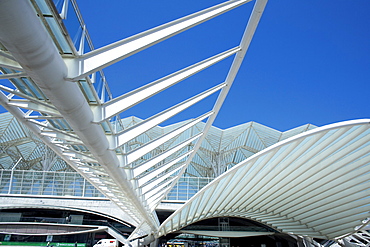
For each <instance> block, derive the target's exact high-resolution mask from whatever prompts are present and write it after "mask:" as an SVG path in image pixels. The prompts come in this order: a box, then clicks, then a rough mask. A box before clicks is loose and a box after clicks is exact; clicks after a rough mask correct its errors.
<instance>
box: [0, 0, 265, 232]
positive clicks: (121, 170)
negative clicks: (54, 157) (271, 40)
mask: <svg viewBox="0 0 370 247" xmlns="http://www.w3.org/2000/svg"><path fill="white" fill-rule="evenodd" d="M250 1H251V0H230V1H226V2H224V3H221V4H218V5H216V6H213V7H210V8H208V9H205V10H202V11H199V12H197V13H194V14H191V15H188V16H186V17H183V18H180V19H178V20H175V21H172V22H169V23H167V24H164V25H161V26H159V27H156V28H153V29H150V30H148V31H145V32H142V33H140V34H137V35H134V36H132V37H129V38H125V39H123V40H121V41H118V42H116V43H113V44H110V45H108V46H105V47H102V48H99V49H97V50H94V49H93V47H92V46H91V45H90V48H91V51H89V52H87V53H84V50H85V49H84V39H85V37H87V30H86V28H85V26H84V25H82V26H83V29H84V30H83V31H84V32H83V35H82V38H81V43H80V47H79V49H78V50H77V49H76V48H75V47H74V45H73V44H72V42H71V40H70V38H69V37H68V35H66V30H65V28H64V26H63V25H62V24H61V23H62V18H65V16H66V13H65V11H66V8H63V10H62V12H61V13H58V12H56V9H55V7H54V6H53V3H52V2H51V1H48V0H42V1H25V0H5V1H1V2H0V23H1V24H0V44H1V46H0V48H1V49H0V67H1V72H2V74H3V75H1V77H0V79H9V80H10V82H11V84H12V87H7V86H4V85H2V86H1V90H2V92H1V94H0V102H1V104H2V105H3V106H4V107H5V108H6V109H7V110H8V111H9V112H10V113H11V114H13V115H14V116H15V117H17V119H18V120H19V121H21V122H22V123H23V124H25V125H26V126H27V127H28V128H29V129H30V130H31V131H33V132H34V133H35V135H36V136H38V138H40V139H41V140H43V142H45V143H46V144H47V145H48V146H49V147H50V148H51V149H52V150H53V151H54V152H55V153H57V154H58V155H59V156H60V157H62V158H63V159H64V160H65V161H66V162H67V163H68V164H69V165H70V166H71V167H74V168H75V169H76V170H77V171H80V173H81V174H82V175H83V176H84V177H85V178H86V179H88V180H89V181H90V182H91V183H92V184H94V185H95V186H96V187H98V188H99V189H100V190H101V192H102V193H103V194H104V195H105V196H107V197H108V198H110V199H111V200H112V201H114V202H116V203H117V205H118V206H119V207H121V208H122V209H123V210H124V211H126V212H127V214H129V215H130V216H131V218H132V221H133V222H136V225H137V230H136V231H135V232H134V233H133V234H132V235H131V236H130V238H129V239H134V238H137V237H141V236H145V235H153V234H154V233H156V232H157V230H158V227H159V222H158V219H157V216H156V214H155V212H154V209H155V207H156V206H157V205H158V203H159V202H160V201H161V199H162V198H163V197H164V196H165V195H166V193H167V192H168V191H169V190H170V189H171V187H172V186H173V185H174V184H175V182H176V181H177V179H178V178H179V177H180V176H181V175H182V174H183V173H184V171H185V169H186V167H187V166H188V164H189V163H190V161H191V160H192V158H193V157H194V155H195V153H196V151H197V150H198V149H199V147H200V145H201V143H202V141H203V140H204V138H205V134H206V133H207V131H208V130H209V129H210V127H211V125H212V123H213V121H214V119H215V117H216V115H217V113H218V111H219V110H220V108H221V105H222V103H223V101H224V100H225V97H226V95H227V93H228V91H229V89H230V87H231V85H232V83H233V81H234V79H235V76H236V74H237V72H238V69H239V67H240V65H241V63H242V61H243V58H244V56H245V54H246V51H247V49H248V47H249V44H250V41H251V39H252V36H253V34H254V32H255V29H256V27H257V24H258V22H259V20H260V17H261V15H262V12H263V10H264V7H265V5H266V2H267V0H257V1H255V6H254V9H253V11H252V13H251V16H250V19H249V22H248V24H247V27H246V29H245V33H244V36H243V38H242V40H241V42H240V44H239V45H237V46H236V47H235V48H232V49H229V50H227V51H224V52H221V53H220V54H218V55H215V56H213V57H211V58H207V59H205V60H203V61H201V62H198V63H195V64H194V65H191V66H189V67H186V68H184V69H181V70H179V71H178V72H175V73H173V74H170V75H168V76H165V77H163V78H162V79H159V80H156V81H154V82H152V83H149V84H147V85H145V86H143V87H140V88H138V89H135V90H133V91H131V92H129V93H127V94H124V95H122V96H119V97H117V98H112V97H110V98H109V100H106V98H105V97H100V98H99V97H98V94H97V92H96V91H95V89H94V86H93V83H94V82H95V79H96V77H98V76H100V77H101V78H103V80H104V75H103V74H102V72H101V69H103V68H105V67H107V66H109V65H111V64H113V63H116V62H118V61H120V60H122V59H125V58H127V57H129V56H131V55H133V54H135V53H137V52H139V51H141V50H143V49H146V48H148V47H150V46H152V45H154V44H156V43H158V42H160V41H162V40H165V39H167V38H169V37H171V36H173V35H176V34H178V33H180V32H182V31H185V30H187V29H189V28H191V27H193V26H196V25H198V24H201V23H203V22H205V21H207V20H209V19H211V18H213V17H216V16H218V15H220V14H223V13H225V12H227V11H229V10H232V9H234V8H236V7H239V6H241V5H243V4H245V3H248V2H250ZM65 3H67V4H66V5H65V6H68V1H65ZM72 3H74V4H75V1H72ZM19 13H22V14H19ZM78 18H79V19H80V22H81V24H82V23H83V21H82V20H81V18H80V16H78ZM86 39H87V41H88V43H89V42H90V40H89V39H88V38H86ZM229 56H234V60H233V63H232V65H231V67H230V70H229V73H228V75H227V76H226V79H225V81H224V82H223V83H220V84H218V85H214V86H213V87H211V88H209V89H207V90H205V91H203V92H200V93H199V94H197V95H195V96H193V97H191V98H188V99H186V100H184V101H183V102H181V103H179V104H177V105H174V106H172V107H170V108H168V109H166V110H164V111H161V112H159V113H157V114H155V115H153V116H152V117H149V118H147V119H145V120H144V121H142V122H140V123H137V124H136V125H133V126H130V127H129V128H122V125H120V121H117V119H118V120H119V114H120V113H121V112H123V111H125V110H127V109H129V108H131V107H132V106H134V105H136V104H139V103H140V102H142V101H144V100H146V99H148V98H150V97H152V96H153V95H155V94H157V93H159V92H161V91H163V90H165V89H167V88H169V87H171V86H173V85H175V84H176V83H178V82H180V81H182V80H184V79H186V78H187V77H189V76H191V75H193V74H195V73H197V72H199V71H201V70H203V69H205V68H207V67H209V66H211V65H213V64H215V63H217V62H219V61H221V60H222V59H225V58H227V57H229ZM107 89H108V88H107V87H104V90H107ZM4 92H5V93H4ZM216 92H219V95H218V98H217V100H216V102H215V104H214V106H213V108H212V109H210V110H209V111H208V112H206V113H204V114H203V115H201V116H198V117H197V116H195V118H194V120H192V121H190V122H187V123H185V124H184V125H183V126H179V127H178V128H176V129H174V130H173V131H171V132H169V133H166V134H164V135H161V136H158V137H157V138H156V139H155V140H152V141H150V142H148V143H146V144H145V145H142V146H140V147H137V148H136V149H133V150H130V151H127V150H126V144H127V143H128V142H129V141H131V140H133V139H135V138H137V137H139V136H141V135H144V134H146V133H147V131H149V130H150V129H152V128H153V127H155V126H157V125H158V124H160V123H162V122H164V121H165V120H167V119H169V118H171V117H173V116H174V115H176V114H178V113H180V112H182V111H184V110H185V109H187V108H189V107H191V106H193V105H194V104H196V103H197V102H199V101H201V100H203V99H205V98H207V97H208V96H210V95H212V94H214V93H216ZM6 93H7V94H6ZM112 120H116V121H112ZM200 121H206V124H205V125H204V128H203V129H202V130H201V131H200V132H199V133H197V134H195V135H193V136H191V137H190V138H189V139H187V140H185V141H182V142H181V143H178V144H177V145H175V146H174V147H171V148H170V149H167V150H163V152H161V153H159V154H158V155H156V156H154V157H153V158H151V159H149V160H146V161H145V162H142V163H138V162H137V161H138V160H139V159H140V158H141V157H143V156H144V155H146V154H148V153H150V152H152V151H153V150H154V149H155V148H157V147H158V146H160V145H163V144H164V143H166V142H168V141H170V140H171V139H172V138H174V137H176V136H177V135H180V134H181V133H183V132H185V131H186V130H188V129H189V128H191V127H192V126H194V125H195V124H197V123H199V122H200ZM194 141H196V142H195V145H189V144H190V143H192V142H194ZM185 147H188V150H187V151H186V152H185V151H184V148H185ZM168 157H172V158H171V161H170V162H166V163H165V164H163V162H162V161H163V160H165V159H166V158H168ZM179 161H183V162H182V163H180V165H179ZM154 170H157V171H160V172H158V174H156V175H155V176H153V173H152V172H153V171H154ZM173 175H176V176H175V177H174V178H172V177H173Z"/></svg>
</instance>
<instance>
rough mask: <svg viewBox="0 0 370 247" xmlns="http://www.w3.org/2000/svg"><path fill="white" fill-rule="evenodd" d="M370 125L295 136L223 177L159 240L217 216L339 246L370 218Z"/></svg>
mask: <svg viewBox="0 0 370 247" xmlns="http://www.w3.org/2000/svg"><path fill="white" fill-rule="evenodd" d="M369 181H370V120H369V119H364V120H353V121H347V122H343V123H338V124H332V125H328V126H324V127H320V128H316V129H314V130H311V131H308V132H305V133H303V134H299V135H297V136H294V137H291V138H289V139H287V140H285V141H282V142H280V143H277V144H275V145H273V146H271V147H269V148H267V149H265V150H263V151H261V152H259V153H257V154H256V155H254V156H252V157H250V158H248V159H247V160H245V161H243V162H241V163H240V164H238V165H237V166H235V167H234V168H232V169H231V170H229V171H228V172H226V173H224V174H222V175H221V176H220V177H218V178H216V179H215V180H214V181H212V182H211V183H210V184H208V185H207V186H206V187H205V188H203V189H202V190H201V191H199V192H198V193H197V194H196V195H195V196H194V197H192V198H191V199H190V200H189V201H188V202H187V203H186V204H185V205H184V206H183V207H182V208H180V209H178V210H177V211H176V212H175V213H174V214H173V215H171V216H170V217H169V218H168V219H167V220H166V221H165V222H164V223H163V224H162V225H161V227H160V229H159V232H160V234H159V236H162V235H166V234H168V233H170V232H174V231H178V230H180V229H181V228H183V227H185V226H187V225H189V224H192V223H194V222H196V221H200V220H203V219H207V218H212V217H245V218H249V219H252V220H255V221H258V222H260V223H263V224H266V225H268V226H270V227H272V228H275V229H277V230H279V231H281V232H285V233H290V234H295V235H308V236H311V237H318V238H325V239H336V238H340V237H341V236H345V235H350V234H353V233H355V232H356V229H357V226H359V225H361V224H362V223H361V221H362V220H364V219H366V218H368V217H369V216H370V215H369V211H370V198H369V190H370V182H369Z"/></svg>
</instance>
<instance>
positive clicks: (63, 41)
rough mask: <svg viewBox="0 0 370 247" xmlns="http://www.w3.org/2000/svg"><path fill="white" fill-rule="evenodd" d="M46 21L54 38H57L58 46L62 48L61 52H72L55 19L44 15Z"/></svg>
mask: <svg viewBox="0 0 370 247" xmlns="http://www.w3.org/2000/svg"><path fill="white" fill-rule="evenodd" d="M45 19H46V21H47V23H48V24H49V26H50V28H51V30H52V32H53V34H54V36H55V38H56V39H57V40H58V43H59V45H60V47H61V48H62V50H63V52H64V53H69V54H72V50H71V48H70V47H69V45H68V43H67V41H66V39H65V37H64V35H63V33H62V32H61V30H60V28H59V26H58V24H57V22H56V20H55V19H54V18H52V17H46V18H45Z"/></svg>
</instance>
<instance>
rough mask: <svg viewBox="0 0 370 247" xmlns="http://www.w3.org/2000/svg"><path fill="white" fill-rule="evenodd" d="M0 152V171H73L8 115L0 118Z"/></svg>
mask: <svg viewBox="0 0 370 247" xmlns="http://www.w3.org/2000/svg"><path fill="white" fill-rule="evenodd" d="M0 150H1V153H0V168H1V169H18V170H37V171H73V169H72V168H71V167H70V166H69V165H67V163H66V162H65V161H64V160H63V159H61V158H60V157H59V156H58V155H57V154H56V153H55V152H54V151H53V150H51V149H50V148H49V147H48V146H46V145H45V144H44V143H43V142H42V141H41V140H40V139H39V138H38V137H37V136H36V135H34V134H33V132H31V131H30V130H28V128H27V127H25V126H24V125H23V124H21V123H19V122H18V121H17V119H16V118H15V117H14V116H12V115H11V114H10V113H4V114H1V117H0Z"/></svg>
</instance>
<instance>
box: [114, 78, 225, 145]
mask: <svg viewBox="0 0 370 247" xmlns="http://www.w3.org/2000/svg"><path fill="white" fill-rule="evenodd" d="M225 86H226V84H225V83H221V84H219V85H217V86H215V87H213V88H211V89H208V90H206V91H204V92H202V93H200V94H198V95H196V96H194V97H192V98H190V99H188V100H185V101H184V102H181V103H179V104H177V105H175V106H173V107H171V108H169V109H166V110H164V111H163V112H160V113H158V114H156V115H154V116H153V117H150V118H148V119H146V120H145V121H143V122H141V123H139V124H137V125H135V126H134V127H131V128H129V129H127V130H124V131H122V132H121V133H118V134H117V135H116V138H117V147H120V146H122V145H123V144H125V143H127V142H128V141H130V140H132V139H133V138H135V137H137V136H139V135H141V134H143V133H144V132H145V131H147V130H149V129H151V128H153V127H155V126H157V125H158V124H160V123H162V122H164V121H166V120H167V119H169V118H171V117H173V116H174V115H176V114H178V113H180V112H181V111H183V110H185V109H187V108H189V107H190V106H192V105H194V104H196V103H198V102H199V101H201V100H202V99H204V98H206V97H208V96H210V95H212V94H213V93H215V92H217V91H218V90H220V89H222V88H223V87H225Z"/></svg>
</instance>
